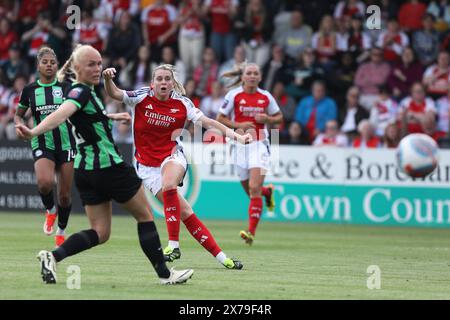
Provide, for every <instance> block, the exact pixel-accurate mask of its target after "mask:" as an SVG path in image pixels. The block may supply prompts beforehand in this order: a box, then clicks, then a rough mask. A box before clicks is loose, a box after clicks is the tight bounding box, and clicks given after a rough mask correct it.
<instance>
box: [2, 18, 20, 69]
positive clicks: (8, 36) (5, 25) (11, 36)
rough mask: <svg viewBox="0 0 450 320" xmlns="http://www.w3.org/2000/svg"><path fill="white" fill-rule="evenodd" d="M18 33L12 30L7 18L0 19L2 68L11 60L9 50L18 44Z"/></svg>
mask: <svg viewBox="0 0 450 320" xmlns="http://www.w3.org/2000/svg"><path fill="white" fill-rule="evenodd" d="M17 38H18V37H17V33H16V32H15V31H14V30H12V28H11V23H10V22H9V20H8V19H7V18H1V19H0V66H1V65H2V64H4V63H5V62H6V61H7V60H8V58H9V53H8V51H9V48H10V47H11V46H12V44H13V43H15V42H17Z"/></svg>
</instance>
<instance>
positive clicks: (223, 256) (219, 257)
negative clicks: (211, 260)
mask: <svg viewBox="0 0 450 320" xmlns="http://www.w3.org/2000/svg"><path fill="white" fill-rule="evenodd" d="M216 259H217V261H219V262H220V263H221V264H223V263H224V262H225V260H226V259H227V255H226V254H225V253H224V252H223V251H220V252H219V254H218V255H217V256H216Z"/></svg>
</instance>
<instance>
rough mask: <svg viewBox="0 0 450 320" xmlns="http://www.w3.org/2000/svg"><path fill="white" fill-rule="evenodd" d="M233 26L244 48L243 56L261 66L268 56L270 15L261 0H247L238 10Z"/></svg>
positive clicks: (270, 29) (270, 26)
mask: <svg viewBox="0 0 450 320" xmlns="http://www.w3.org/2000/svg"><path fill="white" fill-rule="evenodd" d="M234 25H235V28H236V31H237V33H238V34H239V37H240V39H241V43H242V45H243V46H244V48H245V56H246V57H247V60H248V61H249V62H254V63H256V64H257V65H259V66H260V67H261V68H262V67H263V66H264V65H265V64H266V62H267V61H268V60H269V58H270V40H271V38H272V32H273V24H272V16H271V13H270V12H269V11H267V8H266V6H265V4H264V3H263V2H262V0H249V1H248V2H247V4H246V5H245V6H244V7H242V8H241V10H239V13H238V15H237V17H236V21H235V24H234Z"/></svg>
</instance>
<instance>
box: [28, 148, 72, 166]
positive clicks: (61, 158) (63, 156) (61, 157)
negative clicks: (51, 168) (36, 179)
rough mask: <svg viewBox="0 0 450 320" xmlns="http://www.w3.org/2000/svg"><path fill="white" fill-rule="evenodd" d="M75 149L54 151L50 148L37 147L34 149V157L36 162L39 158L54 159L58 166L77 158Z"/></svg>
mask: <svg viewBox="0 0 450 320" xmlns="http://www.w3.org/2000/svg"><path fill="white" fill-rule="evenodd" d="M75 154H76V151H75V150H66V151H53V150H49V149H36V150H33V158H34V162H36V161H38V160H39V159H42V158H46V159H48V160H50V161H53V162H54V163H55V165H56V166H57V167H58V166H60V165H61V164H63V163H66V162H72V161H73V160H74V159H75Z"/></svg>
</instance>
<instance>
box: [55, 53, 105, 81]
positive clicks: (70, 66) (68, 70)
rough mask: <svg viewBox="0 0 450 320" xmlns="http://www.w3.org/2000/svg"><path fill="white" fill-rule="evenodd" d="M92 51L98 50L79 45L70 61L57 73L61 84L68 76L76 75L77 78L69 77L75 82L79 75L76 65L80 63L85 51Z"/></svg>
mask: <svg viewBox="0 0 450 320" xmlns="http://www.w3.org/2000/svg"><path fill="white" fill-rule="evenodd" d="M91 49H92V50H96V49H95V48H93V47H92V46H90V45H82V44H77V46H76V47H75V49H74V50H73V52H72V54H71V55H70V57H69V59H68V60H67V61H66V63H64V65H63V66H62V68H61V69H59V70H58V72H57V73H56V78H57V79H58V81H59V82H62V81H64V78H65V77H66V76H67V75H75V78H74V77H72V76H70V77H69V79H71V80H75V79H76V78H77V73H76V71H75V68H74V64H75V63H78V62H79V61H80V57H81V55H82V53H83V52H84V51H85V50H91ZM96 51H97V50H96Z"/></svg>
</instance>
